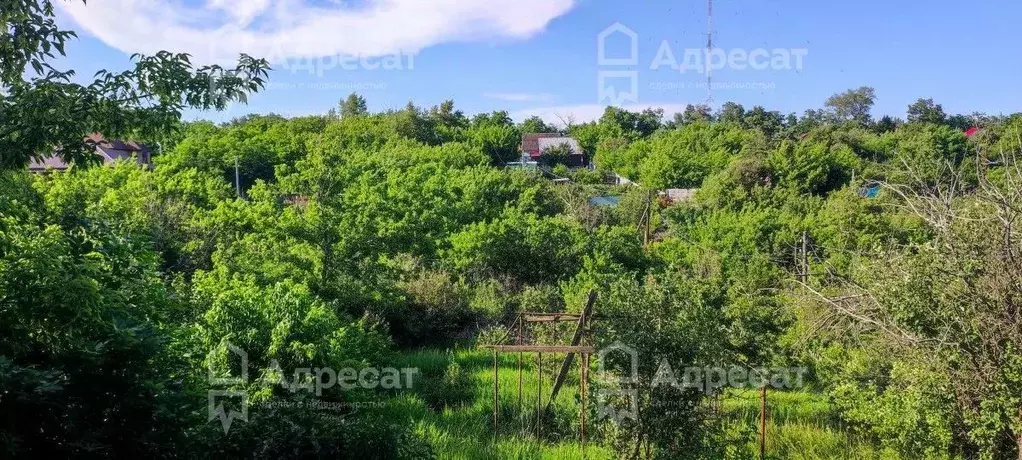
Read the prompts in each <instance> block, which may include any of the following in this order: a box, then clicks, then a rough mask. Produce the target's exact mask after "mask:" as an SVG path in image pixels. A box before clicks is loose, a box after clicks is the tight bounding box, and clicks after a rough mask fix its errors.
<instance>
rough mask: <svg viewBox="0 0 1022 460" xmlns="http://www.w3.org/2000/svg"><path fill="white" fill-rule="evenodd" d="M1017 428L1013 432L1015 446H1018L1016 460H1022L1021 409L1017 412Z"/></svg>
mask: <svg viewBox="0 0 1022 460" xmlns="http://www.w3.org/2000/svg"><path fill="white" fill-rule="evenodd" d="M1018 419H1019V427H1018V429H1016V430H1015V444H1017V445H1018V460H1022V408H1019V410H1018Z"/></svg>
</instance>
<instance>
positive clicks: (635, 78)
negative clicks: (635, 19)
mask: <svg viewBox="0 0 1022 460" xmlns="http://www.w3.org/2000/svg"><path fill="white" fill-rule="evenodd" d="M617 36H624V37H625V38H626V39H627V41H628V47H627V48H628V55H627V56H626V57H610V56H608V55H607V54H608V51H607V49H608V46H607V43H608V42H609V41H610V40H611V38H613V37H617ZM596 63H597V65H599V66H600V67H601V68H600V69H599V70H598V71H597V73H596V98H597V102H599V103H601V104H603V103H607V104H610V105H622V104H624V103H626V102H638V101H639V72H638V70H635V69H624V68H622V67H625V68H627V67H635V66H638V64H639V34H637V33H635V31H634V30H632V29H629V28H628V27H626V26H625V25H624V24H621V23H620V22H615V23H614V24H611V25H610V27H607V28H606V29H603V31H601V32H600V33H599V34H598V35H597V36H596ZM605 67H612V68H613V69H606V68H605Z"/></svg>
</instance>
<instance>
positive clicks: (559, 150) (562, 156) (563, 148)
mask: <svg viewBox="0 0 1022 460" xmlns="http://www.w3.org/2000/svg"><path fill="white" fill-rule="evenodd" d="M570 155H571V146H570V145H568V144H567V143H565V144H558V145H554V146H550V147H547V148H546V149H544V150H543V154H542V155H540V157H539V161H540V163H543V164H545V165H547V166H556V165H567V164H568V158H569V156H570Z"/></svg>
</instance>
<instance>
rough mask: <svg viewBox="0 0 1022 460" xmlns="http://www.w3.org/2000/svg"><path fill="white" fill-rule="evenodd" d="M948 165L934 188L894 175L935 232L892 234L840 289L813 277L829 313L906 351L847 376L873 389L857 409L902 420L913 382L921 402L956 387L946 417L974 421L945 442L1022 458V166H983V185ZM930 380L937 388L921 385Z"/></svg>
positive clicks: (834, 325) (898, 194)
mask: <svg viewBox="0 0 1022 460" xmlns="http://www.w3.org/2000/svg"><path fill="white" fill-rule="evenodd" d="M941 128H944V127H941ZM922 174H925V172H920V173H915V174H909V176H910V177H916V176H920V175H922ZM942 177H943V180H942V181H941V182H940V183H938V184H936V185H935V186H933V187H927V188H924V189H920V188H919V187H918V186H917V185H916V184H915V183H912V182H890V183H886V184H884V191H885V192H888V193H890V194H891V195H892V196H893V198H894V199H895V200H896V204H897V206H898V207H899V208H901V209H906V210H909V212H910V213H911V215H912V217H914V218H916V219H919V220H920V221H921V222H922V223H923V224H924V225H925V229H926V231H927V232H930V233H931V234H932V236H933V238H932V240H931V241H924V242H921V243H913V242H908V243H904V244H895V245H890V246H888V247H886V248H884V249H883V251H882V252H881V253H879V254H876V255H875V256H874V257H870V258H864V259H860V260H861V263H860V264H859V265H858V266H857V267H856V269H855V270H854V271H853V272H852V274H851V276H849V277H848V278H845V279H842V280H841V281H839V282H837V283H836V285H832V286H827V292H828V293H829V294H830V295H827V294H824V292H823V291H822V290H818V289H816V288H814V287H812V286H808V285H803V288H804V289H805V291H806V292H807V294H808V295H810V297H811V298H814V299H817V300H818V301H819V302H820V306H822V307H823V309H824V311H825V312H826V313H825V314H826V315H827V316H826V317H821V318H819V323H817V324H828V325H831V326H830V327H829V329H832V332H833V333H836V334H837V336H839V337H840V336H843V337H846V338H852V340H854V341H855V342H858V343H863V342H868V343H872V344H875V346H876V348H877V350H879V351H878V353H879V354H881V355H882V356H886V358H885V359H886V360H893V361H894V363H893V364H888V365H887V366H886V367H887V370H883V369H882V368H881V369H876V370H867V371H866V372H863V371H861V370H860V371H858V372H857V373H856V374H858V375H862V374H863V373H868V374H873V375H877V376H879V373H884V374H887V376H886V377H884V378H883V380H884V381H883V383H881V384H880V385H877V383H880V382H876V383H873V382H871V381H869V380H867V381H866V382H862V381H861V380H860V381H855V380H852V381H851V382H849V383H851V384H850V385H845V386H844V387H845V392H846V393H848V394H850V396H851V398H852V399H859V400H861V401H862V406H861V407H858V408H857V409H855V410H858V411H860V416H861V414H867V415H868V414H870V413H871V412H874V411H875V413H876V415H877V416H876V417H874V419H875V420H877V422H882V423H883V424H885V425H893V424H895V423H896V422H897V420H898V419H897V418H894V419H893V420H889V419H891V417H890V416H889V414H890V411H891V410H892V409H897V408H898V407H902V408H904V406H905V404H904V401H905V392H904V391H903V390H902V389H906V390H909V391H912V392H913V393H916V394H913V395H912V399H913V400H915V401H917V402H916V403H915V404H918V401H920V400H922V401H923V403H924V404H927V405H932V404H940V403H941V401H942V400H944V399H947V400H949V401H950V402H951V404H953V405H954V411H953V412H952V413H950V414H942V415H941V417H942V418H945V419H946V421H945V422H943V424H945V425H947V426H948V427H950V426H952V425H951V424H952V423H953V422H954V420H955V419H956V418H957V419H960V420H961V421H960V422H959V423H961V425H960V426H961V429H963V430H964V432H965V433H963V434H964V435H963V436H960V437H958V438H957V439H956V438H952V437H951V434H950V433H948V434H946V435H944V436H942V438H943V442H944V443H945V444H946V445H945V446H942V448H941V449H938V450H937V452H947V450H946V449H947V448H949V447H950V448H955V449H956V450H966V448H965V447H964V446H956V445H954V444H961V443H963V442H970V443H972V444H973V446H974V447H975V448H978V452H975V453H974V454H973V455H975V456H977V457H980V458H1009V456H1017V457H1018V458H1022V334H1019V328H1020V326H1022V319H1020V318H1022V317H1020V315H1019V305H1018V299H1019V298H1020V297H1022V282H1020V276H1022V269H1020V267H1022V261H1020V260H1019V254H1022V251H1020V247H1019V242H1020V241H1022V235H1020V234H1019V229H1018V227H1017V225H1016V224H1015V222H1017V219H1019V218H1020V216H1019V212H1020V211H1019V210H1020V209H1022V195H1020V194H1019V193H1018V190H1020V188H1022V175H1020V174H1019V172H1018V170H1016V169H1013V168H1007V169H1006V170H1004V171H1003V175H1002V176H1001V177H993V176H991V177H989V178H988V177H981V178H980V181H979V184H978V187H977V186H976V185H975V184H974V183H972V181H970V180H968V179H967V178H963V177H960V176H959V175H958V173H957V171H956V170H955V169H954V168H953V167H951V168H948V171H947V172H946V174H944V175H942ZM853 331H854V332H853ZM877 367H880V366H877ZM877 371H879V372H877ZM853 375H854V374H853ZM870 380H873V379H870ZM864 383H865V384H867V385H863V384H864ZM920 389H922V390H923V391H927V389H930V392H929V393H930V394H922V395H920V394H919V392H920ZM935 398H936V399H935ZM927 399H928V401H927ZM932 412H934V411H930V414H932ZM884 414H888V415H884ZM930 414H925V415H930ZM919 415H924V414H919ZM934 415H936V414H934ZM941 417H932V418H936V419H939V418H941ZM915 420H919V419H915ZM918 424H919V422H918V421H912V422H910V425H918ZM927 424H933V421H932V420H931V421H928V422H927ZM880 428H881V429H882V428H883V425H881V427H880ZM899 428H900V427H899ZM890 431H891V432H889V433H886V434H888V435H891V436H894V437H899V439H900V443H899V444H901V447H902V448H903V449H904V450H905V452H912V453H918V452H919V451H920V447H921V446H920V444H921V443H920V441H921V440H920V439H912V438H908V439H902V438H900V436H899V435H900V432H898V431H897V430H890ZM946 431H950V428H947V429H946ZM966 440H967V441H966ZM1005 441H1008V442H1005Z"/></svg>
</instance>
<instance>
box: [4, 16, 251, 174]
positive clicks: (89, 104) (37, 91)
mask: <svg viewBox="0 0 1022 460" xmlns="http://www.w3.org/2000/svg"><path fill="white" fill-rule="evenodd" d="M2 6H3V7H2V8H0V22H2V23H3V24H4V26H5V27H4V33H3V34H2V35H0V120H4V121H3V123H4V126H3V129H0V152H3V155H2V156H0V168H2V169H18V168H23V167H25V166H26V165H27V164H28V163H29V162H30V161H31V160H33V159H42V158H45V157H48V156H50V155H52V154H53V153H54V152H57V153H59V155H60V156H61V158H63V159H64V160H66V161H68V162H73V163H78V164H82V165H88V164H90V163H94V162H95V161H96V160H95V158H94V156H93V155H92V151H93V148H94V146H92V145H88V144H87V143H86V142H85V141H84V139H85V137H86V136H87V135H89V134H91V133H94V132H102V133H104V134H105V135H106V136H110V137H111V138H116V137H117V136H121V135H124V134H129V133H132V132H135V133H140V134H142V135H143V136H154V135H159V134H161V133H163V132H166V131H168V130H169V129H171V128H172V127H173V126H174V124H176V123H177V122H178V121H179V120H180V118H181V112H182V111H183V110H184V109H186V108H196V109H218V110H219V109H223V108H225V107H226V106H227V105H228V104H231V103H233V102H235V101H237V102H245V101H246V100H247V97H248V94H249V93H251V92H255V91H258V90H260V89H262V87H263V85H264V83H265V79H266V77H267V73H268V70H269V65H268V63H267V62H266V61H265V60H262V59H255V58H252V57H250V56H247V55H241V57H240V59H239V60H238V63H237V65H236V66H235V67H234V68H223V67H220V66H218V65H211V66H203V67H194V66H193V65H192V63H191V58H190V56H189V55H187V54H173V53H169V52H166V51H161V52H158V53H156V54H155V55H153V56H143V55H134V56H132V60H133V61H134V62H133V64H134V68H133V69H131V70H127V71H124V72H120V73H113V72H108V71H106V70H101V71H99V72H97V73H96V75H95V77H94V78H95V79H94V80H93V81H91V82H89V83H87V84H84V85H83V84H80V83H77V82H75V81H74V79H73V77H74V76H75V72H74V70H64V71H62V70H57V69H56V68H54V67H53V66H52V65H51V63H50V62H51V61H52V60H55V59H57V58H58V56H59V57H64V56H65V44H66V43H67V41H68V40H69V39H71V38H75V36H76V35H75V33H74V32H70V31H65V30H60V29H59V28H58V27H57V25H56V23H55V22H54V21H53V16H54V12H53V3H52V2H51V1H50V0H38V1H37V0H4V2H3V3H2Z"/></svg>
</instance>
